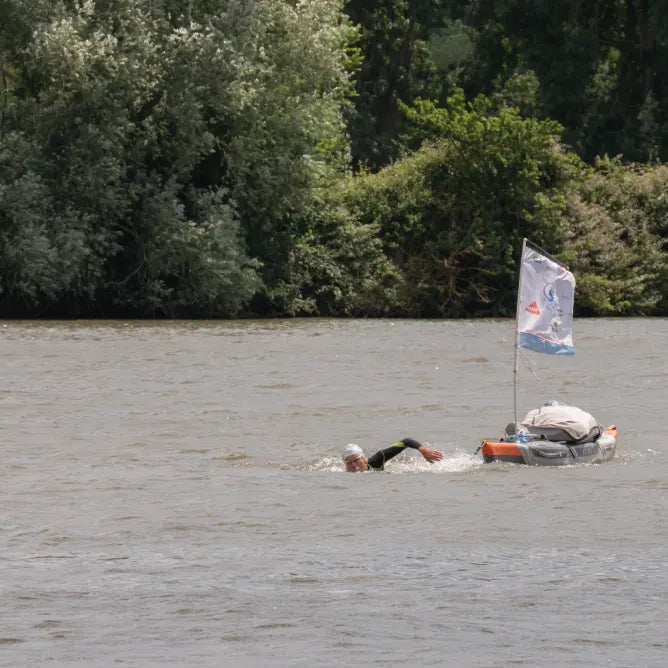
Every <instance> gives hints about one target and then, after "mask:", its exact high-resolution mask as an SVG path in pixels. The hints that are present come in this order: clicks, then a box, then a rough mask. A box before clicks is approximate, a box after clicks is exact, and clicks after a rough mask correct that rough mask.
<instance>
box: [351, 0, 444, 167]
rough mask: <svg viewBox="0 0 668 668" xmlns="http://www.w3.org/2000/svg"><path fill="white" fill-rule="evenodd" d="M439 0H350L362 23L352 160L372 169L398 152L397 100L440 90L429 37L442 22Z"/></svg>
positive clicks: (401, 123)
mask: <svg viewBox="0 0 668 668" xmlns="http://www.w3.org/2000/svg"><path fill="white" fill-rule="evenodd" d="M441 4H442V2H441V0H382V1H381V2H374V3H369V2H365V1H364V0H348V2H347V3H346V9H345V11H346V12H347V14H348V16H350V18H351V20H352V21H353V22H354V23H355V24H357V25H359V26H360V39H359V49H360V51H361V55H362V63H361V67H360V69H359V71H358V72H357V74H356V77H355V86H356V98H355V101H354V110H353V111H352V114H351V116H350V120H349V128H350V136H351V141H352V155H353V160H354V163H355V165H356V166H358V167H359V166H363V167H366V168H369V169H371V170H376V169H379V168H380V167H383V166H384V165H387V164H388V163H389V162H391V161H392V160H393V159H395V158H397V157H399V156H400V155H402V152H403V147H402V145H401V142H400V137H401V134H402V132H403V129H404V119H403V116H402V113H401V110H400V103H404V104H410V103H411V102H412V101H413V100H414V99H416V98H417V97H434V96H435V95H436V94H437V93H438V90H439V84H438V81H437V73H436V69H435V67H434V64H433V61H432V57H431V53H430V51H429V48H428V40H429V37H430V35H431V34H432V32H433V30H434V29H435V28H436V27H437V26H440V25H441V24H442V22H443V13H442V11H441Z"/></svg>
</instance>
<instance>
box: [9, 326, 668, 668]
mask: <svg viewBox="0 0 668 668" xmlns="http://www.w3.org/2000/svg"><path fill="white" fill-rule="evenodd" d="M513 337H514V332H513V323H512V322H510V321H507V320H497V321H424V320H423V321H390V320H352V321H340V320H285V321H247V322H231V323H230V322H123V321H114V322H40V323H31V322H0V343H1V345H0V357H1V359H0V364H1V366H0V369H2V374H1V375H0V430H1V431H0V434H1V436H2V443H3V446H2V453H3V457H2V466H1V467H0V508H1V509H2V510H1V511H0V513H1V517H2V522H0V539H1V541H2V545H3V549H2V552H1V553H0V586H1V588H2V589H1V591H0V595H1V598H0V601H1V602H0V613H1V615H0V665H2V666H42V665H44V666H72V665H82V666H92V667H103V666H105V667H106V666H111V665H129V666H143V667H147V666H148V667H153V666H155V667H158V666H266V665H275V666H341V665H382V666H390V665H421V666H429V665H434V666H443V665H451V666H506V665H533V666H564V665H576V664H582V665H587V666H610V665H614V666H652V667H653V666H656V667H657V668H658V667H659V666H661V667H663V666H665V665H668V635H667V634H666V631H665V616H666V605H667V599H666V596H667V590H668V576H667V575H666V573H667V572H668V529H667V527H666V518H667V517H668V502H667V499H668V464H667V463H666V461H667V458H666V455H667V452H666V445H665V437H664V436H663V431H664V429H663V416H664V413H665V411H666V406H667V405H668V402H667V393H666V384H667V381H668V367H667V365H666V362H665V360H666V358H668V320H641V319H635V320H576V322H575V336H574V338H575V345H576V356H575V357H574V358H560V357H552V356H546V355H542V356H541V355H531V356H529V355H523V359H522V364H521V368H520V384H519V402H520V407H521V412H522V413H524V412H526V411H528V410H529V409H531V408H534V407H536V406H538V405H540V404H541V403H543V402H544V401H547V400H549V399H559V400H562V401H568V402H571V403H573V404H575V405H578V406H580V407H582V408H584V409H585V410H588V411H590V412H591V413H593V414H594V415H595V416H596V417H597V419H598V420H599V421H600V422H602V423H603V424H605V425H608V424H612V423H614V424H616V425H617V426H618V428H619V432H620V444H619V448H618V453H617V458H616V459H615V460H614V461H612V462H609V463H606V464H603V465H598V466H596V465H589V466H577V467H568V468H554V469H540V468H527V467H520V466H516V465H502V464H493V465H486V464H483V463H482V461H481V459H480V458H479V457H478V456H474V454H473V453H474V452H475V450H476V448H477V446H478V445H479V442H480V439H481V438H482V437H485V436H498V435H500V433H501V431H502V429H503V427H504V426H505V424H506V423H507V422H508V421H510V419H512V362H513V359H512V358H513V350H512V345H513ZM404 436H412V437H414V438H417V439H419V440H423V441H429V442H430V443H431V444H432V446H433V447H437V448H440V449H442V450H443V451H444V453H445V455H446V457H445V459H444V461H443V462H441V463H439V464H436V465H433V466H430V465H429V464H427V463H426V462H424V461H423V460H422V459H421V458H419V455H418V456H416V453H413V452H410V453H407V454H406V455H402V456H401V457H400V458H399V459H398V460H394V461H393V462H392V463H391V464H389V465H388V467H387V472H386V473H384V474H367V475H352V474H345V473H343V470H342V466H341V463H340V461H339V458H338V457H339V453H340V451H341V449H342V447H343V446H344V445H345V444H346V443H348V442H355V443H359V444H360V445H361V446H362V447H364V448H365V449H366V450H367V452H368V453H369V454H371V453H373V452H374V451H375V449H377V448H380V447H384V446H386V445H388V444H390V443H391V442H393V441H395V440H397V439H398V438H401V437H404Z"/></svg>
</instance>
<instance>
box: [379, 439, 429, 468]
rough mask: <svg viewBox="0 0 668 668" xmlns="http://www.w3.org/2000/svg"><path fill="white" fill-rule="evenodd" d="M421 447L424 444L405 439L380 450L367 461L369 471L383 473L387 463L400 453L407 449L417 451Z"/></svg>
mask: <svg viewBox="0 0 668 668" xmlns="http://www.w3.org/2000/svg"><path fill="white" fill-rule="evenodd" d="M421 445H422V443H418V441H416V440H415V439H413V438H403V439H401V440H400V441H397V442H396V443H392V445H391V446H390V447H389V448H385V449H384V450H379V451H378V452H377V453H376V454H375V455H371V457H369V459H368V461H367V466H368V469H367V470H369V471H382V470H383V468H384V467H385V463H386V462H389V461H390V459H392V458H393V457H396V456H397V455H398V454H399V453H400V452H403V451H404V450H405V449H406V448H415V450H417V449H418V448H419V447H421Z"/></svg>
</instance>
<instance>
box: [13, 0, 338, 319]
mask: <svg viewBox="0 0 668 668" xmlns="http://www.w3.org/2000/svg"><path fill="white" fill-rule="evenodd" d="M28 4H30V3H28ZM12 8H13V10H14V11H13V14H12V17H13V18H12V21H13V23H14V24H15V25H14V24H12V25H3V27H2V28H0V35H1V36H2V40H0V44H2V45H3V48H4V49H5V51H4V52H3V58H2V62H3V63H4V65H3V70H2V71H3V73H5V79H6V78H7V76H6V73H7V72H9V73H10V77H11V81H10V82H9V83H6V84H4V91H5V96H4V98H3V100H4V102H3V103H4V107H3V128H2V136H1V137H0V174H1V175H2V187H1V189H0V262H1V263H2V265H3V267H5V269H6V270H5V271H3V272H2V276H1V277H0V309H1V310H2V311H4V312H5V313H17V312H22V311H24V312H35V311H36V310H38V309H40V310H42V312H49V313H58V314H66V313H69V314H74V313H80V314H91V313H99V312H103V313H105V314H108V313H110V312H112V313H113V312H116V313H131V314H132V313H134V314H141V315H149V314H150V315H153V314H155V315H161V314H164V315H181V314H190V315H234V314H235V313H238V312H239V311H240V309H241V308H242V307H243V306H244V305H245V304H246V303H247V302H248V300H249V299H250V297H251V296H252V295H253V294H255V293H256V292H257V291H258V290H259V289H260V287H261V281H262V278H264V280H265V282H267V283H268V284H269V288H271V284H272V282H273V281H275V280H276V278H277V276H280V273H281V271H282V267H283V266H284V264H285V262H286V258H287V255H288V253H289V249H290V247H291V244H293V243H294V241H293V235H292V233H293V230H292V226H293V225H294V222H293V218H294V212H295V210H299V208H300V207H301V206H302V204H303V203H304V202H308V201H309V198H310V193H311V191H312V189H313V188H314V187H315V185H316V184H317V183H318V182H319V180H320V179H322V178H323V175H326V174H328V173H329V172H331V171H334V170H336V169H340V168H341V166H342V165H343V164H345V159H346V152H345V141H344V124H343V119H342V115H341V106H342V104H343V102H344V98H345V95H346V92H347V90H348V88H349V77H348V72H347V69H346V67H347V65H346V58H347V56H346V52H345V48H344V47H345V44H346V43H347V40H348V39H349V35H350V26H349V24H348V23H347V22H346V21H345V20H344V19H343V17H342V14H341V3H340V2H338V0H325V1H323V2H317V3H302V2H284V1H282V0H259V1H252V0H220V1H219V2H214V1H213V0H208V1H198V0H192V1H190V2H175V1H174V0H170V1H169V2H160V1H158V0H154V1H150V0H120V1H118V2H111V1H110V0H98V2H95V3H94V2H92V1H91V0H82V1H73V2H71V1H68V2H64V1H61V2H57V3H54V4H50V3H35V4H34V5H32V4H31V6H30V7H29V8H28V7H26V6H25V5H24V4H23V3H21V4H19V3H13V4H12ZM37 9H39V11H37ZM15 26H19V27H21V26H26V29H23V28H22V29H21V30H17V31H16V34H18V35H20V36H21V37H20V39H19V38H13V37H12V31H13V28H14V27H15ZM10 98H11V99H10Z"/></svg>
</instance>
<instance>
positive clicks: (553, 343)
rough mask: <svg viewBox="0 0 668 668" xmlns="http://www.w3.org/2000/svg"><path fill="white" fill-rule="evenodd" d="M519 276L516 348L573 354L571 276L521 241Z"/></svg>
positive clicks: (573, 280) (557, 263) (535, 248)
mask: <svg viewBox="0 0 668 668" xmlns="http://www.w3.org/2000/svg"><path fill="white" fill-rule="evenodd" d="M520 276H521V279H520V289H519V295H518V308H517V327H518V329H519V333H520V347H521V348H529V349H530V350H535V351H536V352H539V353H550V354H552V355H573V354H574V353H575V348H574V347H573V298H574V296H575V277H574V276H573V274H571V272H570V271H568V269H566V267H564V266H563V265H562V264H561V263H559V262H558V261H557V260H555V259H554V258H552V257H550V256H549V255H547V253H545V252H544V251H541V250H540V249H539V248H538V247H537V246H534V245H533V244H531V243H530V242H525V245H524V247H523V250H522V271H521V274H520Z"/></svg>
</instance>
